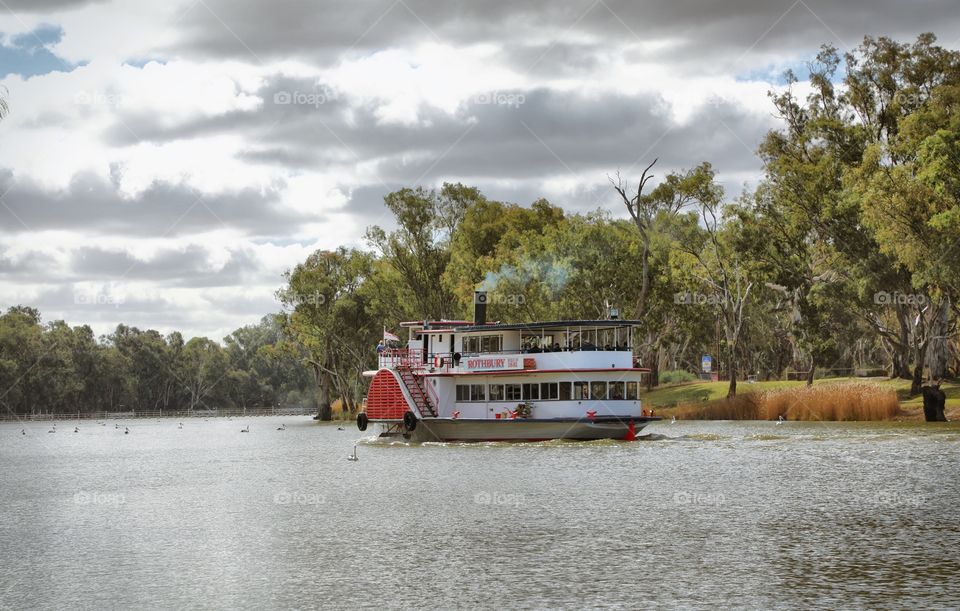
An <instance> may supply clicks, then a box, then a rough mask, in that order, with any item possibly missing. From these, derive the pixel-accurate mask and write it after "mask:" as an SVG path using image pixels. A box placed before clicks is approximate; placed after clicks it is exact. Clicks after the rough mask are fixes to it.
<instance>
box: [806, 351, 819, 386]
mask: <svg viewBox="0 0 960 611" xmlns="http://www.w3.org/2000/svg"><path fill="white" fill-rule="evenodd" d="M816 374H817V361H816V360H815V359H813V358H811V359H810V371H808V372H807V386H813V376H815V375H816Z"/></svg>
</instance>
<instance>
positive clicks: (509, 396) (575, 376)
mask: <svg viewBox="0 0 960 611" xmlns="http://www.w3.org/2000/svg"><path fill="white" fill-rule="evenodd" d="M474 302H475V304H476V305H475V312H474V314H475V315H474V320H473V321H451V320H437V321H417V322H405V323H401V327H403V328H404V329H406V331H407V335H408V338H407V341H406V342H405V345H402V344H401V342H400V338H399V337H397V336H394V335H392V334H389V333H386V332H385V333H384V335H385V343H384V344H383V345H382V346H380V347H378V360H379V368H378V369H377V370H375V371H368V372H365V375H367V376H369V377H371V378H372V380H371V382H370V388H369V391H368V393H367V398H366V400H365V402H364V403H365V408H364V411H363V412H361V413H360V414H359V415H358V416H357V426H358V428H359V429H360V430H361V431H364V430H367V428H368V427H369V426H371V425H373V426H374V427H376V429H377V431H376V432H378V433H379V434H380V435H381V436H388V437H389V436H400V437H403V438H405V439H410V440H414V441H505V440H526V441H542V440H550V439H578V440H593V439H623V440H633V439H635V438H636V435H637V433H638V432H639V431H640V430H641V429H642V428H643V427H645V426H646V425H647V424H649V423H650V422H653V421H656V420H659V419H660V418H658V417H656V416H654V415H653V412H652V411H650V412H648V411H647V410H645V409H643V407H642V406H641V402H640V396H639V393H640V388H641V385H642V384H644V383H645V376H646V375H648V374H649V371H648V370H646V369H644V368H641V367H638V366H637V364H636V363H635V361H634V357H633V335H634V330H635V328H636V327H637V326H638V325H639V324H640V323H639V321H635V320H620V319H619V318H618V317H616V316H612V317H611V318H610V319H608V320H562V321H550V322H531V323H496V322H493V323H488V322H486V294H485V293H482V292H478V293H477V294H476V296H475V299H474Z"/></svg>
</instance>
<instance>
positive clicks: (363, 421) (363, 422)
mask: <svg viewBox="0 0 960 611" xmlns="http://www.w3.org/2000/svg"><path fill="white" fill-rule="evenodd" d="M369 422H370V419H369V418H367V414H366V412H360V413H359V414H357V428H358V429H360V430H361V431H365V430H367V424H368V423H369Z"/></svg>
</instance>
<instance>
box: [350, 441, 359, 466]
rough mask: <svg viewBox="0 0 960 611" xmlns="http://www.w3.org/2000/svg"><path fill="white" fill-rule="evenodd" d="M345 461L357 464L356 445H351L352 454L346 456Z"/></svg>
mask: <svg viewBox="0 0 960 611" xmlns="http://www.w3.org/2000/svg"><path fill="white" fill-rule="evenodd" d="M347 460H349V461H351V462H357V461H358V460H360V458H359V457H358V456H357V444H353V454H350V455H348V456H347Z"/></svg>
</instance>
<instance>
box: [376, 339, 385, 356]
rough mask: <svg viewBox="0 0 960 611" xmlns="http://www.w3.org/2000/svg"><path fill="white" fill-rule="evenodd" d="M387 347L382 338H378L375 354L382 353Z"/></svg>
mask: <svg viewBox="0 0 960 611" xmlns="http://www.w3.org/2000/svg"><path fill="white" fill-rule="evenodd" d="M386 349H387V345H386V344H384V343H383V340H382V339H381V340H380V343H379V344H377V354H383V351H384V350H386Z"/></svg>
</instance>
